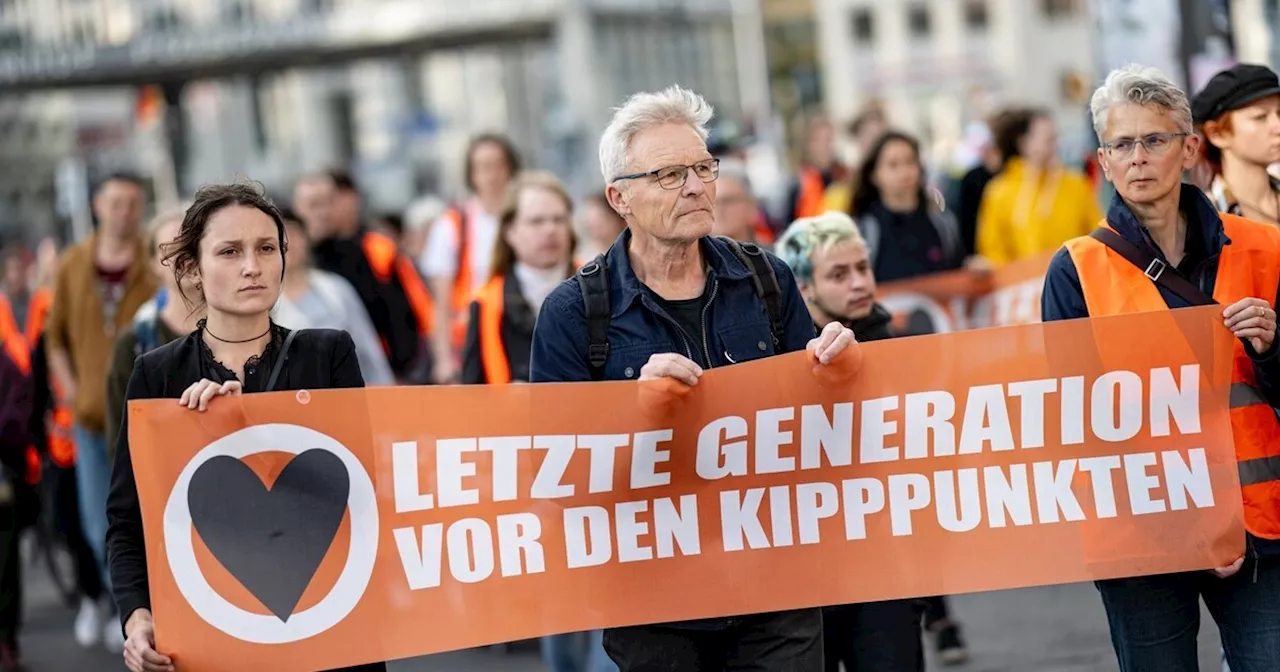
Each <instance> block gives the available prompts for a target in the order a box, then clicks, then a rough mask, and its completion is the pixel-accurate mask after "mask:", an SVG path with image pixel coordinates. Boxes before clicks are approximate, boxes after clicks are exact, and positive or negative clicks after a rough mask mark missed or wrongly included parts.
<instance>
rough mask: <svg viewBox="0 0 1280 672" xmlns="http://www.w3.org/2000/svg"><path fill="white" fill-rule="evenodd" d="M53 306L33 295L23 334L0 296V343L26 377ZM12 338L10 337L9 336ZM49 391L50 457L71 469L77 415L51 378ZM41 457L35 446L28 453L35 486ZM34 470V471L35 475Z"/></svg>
mask: <svg viewBox="0 0 1280 672" xmlns="http://www.w3.org/2000/svg"><path fill="white" fill-rule="evenodd" d="M52 306H53V292H52V291H51V290H49V289H48V288H45V287H41V288H39V289H37V290H36V291H35V292H32V294H31V305H30V306H29V307H28V308H27V324H26V329H25V330H24V332H18V331H17V328H16V325H17V320H16V319H15V317H14V315H13V307H12V306H11V305H10V304H9V301H8V300H7V299H6V298H5V296H4V295H3V294H0V340H2V341H3V342H4V346H5V350H6V352H8V353H9V357H10V359H12V360H13V361H14V363H16V364H17V365H18V368H20V369H22V372H23V373H24V374H27V375H30V373H31V355H32V354H33V353H34V351H35V347H36V343H37V342H38V341H39V340H40V334H41V332H43V331H44V323H45V320H46V319H48V317H49V309H50V308H51V307H52ZM6 333H7V334H10V336H6ZM49 388H50V389H51V390H52V391H53V399H54V408H53V411H52V412H51V413H49V414H48V417H47V418H46V420H45V427H46V430H47V433H48V436H49V446H48V447H49V456H50V457H51V458H53V461H54V463H55V464H57V465H58V466H60V467H64V468H65V467H70V466H72V465H74V464H75V463H76V444H75V440H74V439H73V438H72V433H71V428H72V426H73V425H74V423H75V415H74V414H73V413H72V411H71V408H70V407H68V406H67V405H66V404H65V403H63V401H62V400H63V395H62V388H61V387H60V386H59V385H58V381H57V379H55V378H54V377H53V376H49ZM39 464H40V457H39V454H38V453H37V452H36V450H35V446H31V447H30V448H28V449H27V465H28V474H27V480H28V481H30V482H35V480H33V479H36V480H38V479H39V470H38V467H39ZM33 467H34V471H33Z"/></svg>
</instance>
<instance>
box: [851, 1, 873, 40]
mask: <svg viewBox="0 0 1280 672" xmlns="http://www.w3.org/2000/svg"><path fill="white" fill-rule="evenodd" d="M852 26H853V40H854V41H855V42H858V43H860V44H864V45H866V44H871V42H872V41H873V40H875V36H876V35H875V33H876V31H875V28H876V27H875V21H874V20H873V18H872V16H871V9H870V8H869V7H859V8H858V9H855V10H853V20H852Z"/></svg>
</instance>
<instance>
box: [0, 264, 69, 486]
mask: <svg viewBox="0 0 1280 672" xmlns="http://www.w3.org/2000/svg"><path fill="white" fill-rule="evenodd" d="M24 256H25V255H24V254H23V253H22V252H21V251H19V250H17V249H16V248H14V249H13V250H10V251H7V252H6V253H5V255H4V287H3V290H2V291H0V342H3V343H4V344H5V346H6V347H7V348H8V349H9V350H10V353H9V354H10V359H11V360H12V361H13V362H14V363H15V364H17V365H18V368H20V369H21V370H22V371H23V373H24V374H25V375H30V373H31V354H32V352H33V350H34V349H35V346H36V342H37V340H38V339H39V338H40V332H42V331H44V322H45V319H46V318H48V316H49V308H50V306H51V305H52V302H53V301H52V300H53V293H52V292H50V291H49V290H48V289H47V288H38V289H36V290H35V291H30V290H29V289H28V288H27V277H26V274H27V273H26V269H27V264H26V263H25V261H24V259H23V257H24ZM19 351H21V352H19ZM68 418H69V410H68ZM68 431H70V425H68ZM70 459H71V460H74V459H75V454H74V451H73V452H72V454H71V456H70ZM26 463H27V466H26V469H25V470H24V472H25V473H24V477H25V479H26V481H27V482H28V483H31V484H34V483H36V482H37V481H38V480H39V478H40V457H39V455H38V454H37V452H36V447H35V446H34V445H31V446H28V448H27V450H26Z"/></svg>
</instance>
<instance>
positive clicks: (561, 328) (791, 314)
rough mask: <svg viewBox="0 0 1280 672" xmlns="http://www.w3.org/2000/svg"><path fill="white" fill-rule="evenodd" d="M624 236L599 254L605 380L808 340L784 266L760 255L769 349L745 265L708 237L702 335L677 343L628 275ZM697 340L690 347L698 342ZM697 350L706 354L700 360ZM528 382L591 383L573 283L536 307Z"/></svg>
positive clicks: (730, 360) (674, 329)
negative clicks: (768, 300) (767, 281)
mask: <svg viewBox="0 0 1280 672" xmlns="http://www.w3.org/2000/svg"><path fill="white" fill-rule="evenodd" d="M630 242H631V232H630V230H627V231H624V232H623V234H622V235H621V236H619V237H618V240H617V242H615V243H614V244H613V247H611V248H609V251H608V252H607V253H606V255H605V263H606V265H607V266H608V269H609V270H608V273H609V276H608V277H609V305H610V307H611V308H612V320H611V322H610V325H609V358H608V360H607V361H606V362H605V379H606V380H634V379H636V378H638V377H639V376H640V369H641V367H643V366H644V365H645V363H646V362H648V361H649V357H650V356H651V355H654V354H657V353H662V352H674V353H678V354H682V355H684V356H686V357H689V358H690V359H692V360H693V361H695V362H697V363H698V364H699V365H700V366H702V367H703V368H704V369H710V368H714V367H719V366H726V365H729V364H739V363H742V362H746V361H750V360H754V359H760V358H762V357H768V356H770V355H774V354H779V353H785V352H794V351H796V350H803V349H804V348H805V346H806V345H808V343H809V340H810V339H812V338H813V337H814V330H813V321H812V319H811V318H810V317H809V311H808V309H807V308H806V307H805V305H804V299H803V298H801V296H800V289H799V288H798V287H797V286H796V282H795V278H794V276H792V274H791V269H789V268H788V267H787V265H786V264H784V263H783V262H782V261H781V260H779V259H778V258H777V257H774V256H773V255H771V254H768V253H766V255H767V256H768V259H769V263H771V264H772V265H773V268H774V272H775V273H776V274H777V276H778V285H779V287H781V288H782V322H783V333H781V334H778V335H777V336H778V347H777V348H776V349H775V348H774V344H773V339H772V337H771V336H770V333H769V315H768V313H767V312H766V311H765V307H764V303H762V302H761V301H760V300H759V299H758V298H757V297H756V293H755V289H754V288H753V287H752V284H751V276H750V273H749V271H748V269H747V267H746V266H745V265H744V264H743V263H742V262H741V261H739V260H738V258H737V257H736V256H734V254H733V252H732V251H731V250H730V249H729V248H728V246H727V245H726V244H725V243H724V242H722V241H720V240H717V239H715V238H710V237H708V238H703V239H702V241H701V242H700V244H701V246H702V253H703V257H704V258H705V259H706V262H707V267H708V271H707V287H706V290H705V292H706V294H705V295H706V296H708V297H710V300H709V301H708V302H707V308H706V310H705V312H704V316H705V317H704V319H703V333H702V334H699V335H692V336H694V338H685V336H684V334H683V332H682V331H681V330H680V328H679V327H678V326H676V325H677V323H676V321H675V319H674V318H673V317H671V316H670V315H668V314H667V313H666V312H665V311H663V310H662V308H660V307H659V306H658V304H657V302H656V301H654V300H653V298H652V297H651V296H649V295H648V294H647V293H646V290H645V288H644V287H643V285H641V283H640V280H639V279H638V278H636V275H635V273H634V272H633V271H632V270H631V261H630V260H629V259H628V258H627V247H628V246H629V244H630ZM699 337H700V338H701V342H696V343H695V342H694V341H695V340H697V339H698V338H699ZM704 352H706V353H708V355H709V359H710V361H708V356H704V354H703V353H704ZM529 368H530V372H529V374H530V375H529V377H530V381H531V382H534V383H549V382H571V381H584V380H590V379H591V368H590V366H589V364H588V359H587V326H586V318H585V310H584V308H583V304H582V292H581V290H580V289H579V287H578V282H577V280H576V279H575V278H570V279H568V280H566V281H565V282H564V283H562V284H561V285H560V286H559V287H557V288H556V289H555V291H553V292H551V295H550V296H548V297H547V299H546V302H545V303H543V304H542V310H541V311H540V313H539V317H538V323H537V325H536V326H535V327H534V330H533V354H532V357H531V361H530V365H529Z"/></svg>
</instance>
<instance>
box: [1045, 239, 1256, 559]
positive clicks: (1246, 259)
mask: <svg viewBox="0 0 1280 672" xmlns="http://www.w3.org/2000/svg"><path fill="white" fill-rule="evenodd" d="M1220 216H1221V217H1222V224H1223V228H1224V229H1225V232H1226V235H1227V238H1229V239H1230V240H1231V244H1230V245H1226V246H1224V247H1223V248H1222V254H1221V256H1220V257H1219V260H1218V274H1217V277H1216V279H1215V281H1214V290H1213V298H1214V300H1215V301H1217V302H1218V303H1219V304H1222V305H1224V306H1226V305H1231V304H1233V303H1235V302H1237V301H1239V300H1241V299H1244V298H1249V297H1254V298H1259V299H1262V300H1264V301H1266V302H1267V303H1269V304H1271V305H1273V306H1274V305H1275V302H1276V288H1277V285H1278V284H1280V230H1277V229H1276V228H1275V227H1270V226H1264V225H1262V224H1258V223H1256V222H1251V221H1248V220H1245V219H1241V218H1239V217H1235V216H1232V215H1227V214H1222V215H1220ZM1100 225H1101V226H1107V224H1106V222H1105V221H1104V222H1102V224H1100ZM1066 248H1067V251H1068V253H1069V254H1070V255H1071V260H1072V262H1073V263H1074V264H1075V267H1076V271H1077V274H1078V275H1079V277H1080V287H1081V289H1082V290H1083V293H1084V300H1085V305H1086V306H1088V308H1089V316H1090V317H1102V316H1106V315H1116V314H1122V313H1136V312H1146V311H1160V310H1168V306H1167V305H1166V304H1165V302H1164V298H1163V297H1162V296H1161V295H1160V291H1159V289H1158V288H1157V287H1156V285H1155V283H1154V282H1152V281H1151V279H1150V278H1148V277H1147V276H1146V275H1145V274H1144V273H1143V269H1139V268H1137V267H1135V266H1134V265H1133V264H1131V263H1129V262H1128V261H1126V260H1125V259H1124V258H1123V257H1121V256H1120V255H1118V254H1116V253H1115V252H1113V251H1112V250H1111V249H1110V248H1108V247H1107V246H1105V245H1104V244H1102V243H1101V242H1099V241H1097V240H1095V239H1093V238H1089V237H1081V238H1076V239H1073V240H1070V241H1068V242H1067V244H1066ZM1276 347H1280V344H1278V345H1277V346H1276ZM1232 381H1233V382H1232V385H1231V390H1230V394H1229V401H1230V407H1231V429H1232V435H1233V439H1234V444H1235V452H1236V460H1237V463H1238V468H1239V473H1240V483H1241V492H1242V494H1243V496H1244V504H1245V506H1244V511H1245V527H1246V528H1248V530H1249V531H1250V532H1251V533H1253V534H1254V535H1256V536H1259V537H1263V538H1267V539H1280V497H1277V493H1280V419H1277V414H1276V411H1275V409H1273V408H1272V407H1271V406H1270V404H1269V403H1268V402H1267V400H1266V398H1265V396H1264V395H1263V394H1262V391H1261V390H1260V389H1259V388H1258V383H1257V379H1256V375H1255V372H1254V367H1253V361H1252V360H1251V359H1250V358H1249V355H1248V354H1247V353H1246V352H1245V350H1244V345H1243V344H1242V343H1241V342H1240V341H1239V340H1238V339H1235V340H1234V341H1233V343H1232Z"/></svg>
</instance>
